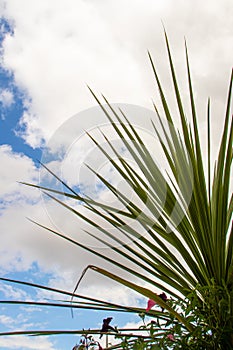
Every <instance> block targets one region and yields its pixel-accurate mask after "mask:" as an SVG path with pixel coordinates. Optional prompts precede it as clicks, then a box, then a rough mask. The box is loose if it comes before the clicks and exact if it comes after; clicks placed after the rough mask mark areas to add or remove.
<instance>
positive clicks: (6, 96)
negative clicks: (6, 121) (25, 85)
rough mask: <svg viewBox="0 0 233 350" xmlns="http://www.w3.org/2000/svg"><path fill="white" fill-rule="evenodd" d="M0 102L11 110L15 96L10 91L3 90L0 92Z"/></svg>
mask: <svg viewBox="0 0 233 350" xmlns="http://www.w3.org/2000/svg"><path fill="white" fill-rule="evenodd" d="M0 102H1V103H2V106H3V108H9V107H11V105H12V104H13V103H14V94H13V92H12V91H10V90H9V89H2V90H1V91H0Z"/></svg>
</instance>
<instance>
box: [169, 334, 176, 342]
mask: <svg viewBox="0 0 233 350" xmlns="http://www.w3.org/2000/svg"><path fill="white" fill-rule="evenodd" d="M167 338H168V339H169V340H172V341H175V338H174V335H173V334H168V335H167Z"/></svg>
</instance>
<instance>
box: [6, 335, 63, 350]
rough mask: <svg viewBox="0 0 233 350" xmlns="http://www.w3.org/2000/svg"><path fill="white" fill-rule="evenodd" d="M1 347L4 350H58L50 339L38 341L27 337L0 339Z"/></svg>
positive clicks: (44, 338)
mask: <svg viewBox="0 0 233 350" xmlns="http://www.w3.org/2000/svg"><path fill="white" fill-rule="evenodd" d="M0 347H1V348H2V349H15V350H17V349H19V350H28V349H30V350H56V349H57V348H55V347H54V345H53V343H52V342H51V341H50V340H49V339H48V337H41V338H38V339H36V341H35V339H33V338H29V337H25V336H14V337H0Z"/></svg>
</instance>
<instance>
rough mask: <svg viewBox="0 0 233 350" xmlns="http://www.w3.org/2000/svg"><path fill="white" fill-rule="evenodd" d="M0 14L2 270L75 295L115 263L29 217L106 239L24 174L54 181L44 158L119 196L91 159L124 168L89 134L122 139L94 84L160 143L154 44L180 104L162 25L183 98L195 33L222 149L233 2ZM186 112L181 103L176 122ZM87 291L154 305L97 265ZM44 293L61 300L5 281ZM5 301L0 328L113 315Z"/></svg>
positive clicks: (167, 0) (203, 100)
mask: <svg viewBox="0 0 233 350" xmlns="http://www.w3.org/2000/svg"><path fill="white" fill-rule="evenodd" d="M0 16H1V22H0V43H1V44H0V45H1V46H0V159H1V168H0V235H1V247H0V275H1V277H8V278H15V279H21V280H25V281H33V282H34V283H41V284H45V285H49V286H52V287H56V288H61V289H66V290H68V291H72V290H73V288H74V286H75V284H76V282H77V280H78V278H79V277H80V274H81V272H82V270H83V269H84V268H85V267H86V266H87V265H89V264H94V265H98V266H102V267H107V268H110V267H109V265H108V264H107V263H106V262H103V261H101V260H100V259H99V258H96V257H95V256H93V255H91V254H89V253H87V252H85V251H83V250H82V249H79V248H77V247H74V246H73V245H72V244H68V243H66V242H64V241H63V240H61V239H59V238H58V237H55V236H53V235H52V234H51V233H49V232H47V231H46V230H43V229H42V228H39V227H37V226H36V225H34V224H33V223H32V222H30V221H29V220H28V219H27V218H28V217H29V218H30V219H32V220H35V221H37V222H40V223H42V224H43V225H45V226H46V225H48V226H50V227H51V226H52V227H55V228H57V229H59V230H60V231H62V232H65V233H66V234H69V235H70V236H72V237H76V236H75V235H78V238H79V240H80V241H82V242H84V243H85V244H89V245H90V246H92V245H93V244H96V243H94V242H93V241H88V240H87V237H86V236H85V234H84V233H83V232H82V230H81V228H85V224H84V223H83V222H80V221H78V220H76V219H75V218H74V217H73V216H72V215H71V214H69V213H67V211H65V210H64V209H62V208H60V207H59V206H58V205H56V204H55V203H53V202H52V201H51V200H49V199H48V198H45V196H44V195H42V194H41V193H40V191H38V190H36V189H33V188H29V187H26V186H24V185H22V184H20V183H19V182H20V181H23V182H30V183H35V184H38V183H40V184H48V183H49V181H51V179H50V180H49V179H48V176H47V174H46V172H45V171H44V170H43V169H41V167H40V165H39V162H38V161H42V162H43V163H45V164H47V165H49V167H50V169H52V170H53V171H56V173H57V174H58V175H61V176H62V178H63V179H64V180H65V181H67V183H68V184H69V185H70V186H73V187H74V188H75V189H76V190H78V191H83V192H85V193H86V194H88V195H94V196H96V197H97V198H102V199H104V200H106V201H111V198H110V197H109V194H108V193H106V190H105V189H104V188H102V187H101V184H100V183H98V181H97V180H96V179H95V177H94V175H93V174H91V173H90V172H89V173H88V172H87V170H86V168H85V167H84V163H89V164H91V165H93V166H96V167H97V168H98V170H100V171H101V172H102V174H104V175H105V176H109V177H112V176H113V175H112V174H111V169H110V168H109V166H108V164H106V161H105V160H103V159H102V158H101V156H100V155H97V154H96V148H95V147H94V145H93V143H91V142H90V139H89V138H88V137H87V134H86V133H85V131H89V132H91V133H92V134H93V135H96V134H97V131H98V128H99V127H100V126H101V128H102V130H104V131H105V132H106V133H107V134H108V135H109V137H110V138H111V137H112V139H113V140H114V142H117V140H115V139H114V136H113V135H111V131H110V130H109V125H108V123H107V121H106V119H105V117H104V116H103V115H102V114H101V112H100V110H99V107H98V106H97V103H96V101H95V99H94V98H93V96H92V95H91V93H90V91H89V89H88V87H87V86H90V87H91V89H92V90H93V91H94V92H95V93H96V94H97V95H98V96H101V94H104V96H106V97H107V98H108V100H109V101H110V102H111V103H112V104H114V105H118V106H119V105H120V106H121V107H123V108H125V110H127V112H128V113H129V114H130V113H131V114H133V115H134V116H133V117H132V118H133V119H132V121H133V122H134V123H135V124H136V125H137V126H139V127H140V128H141V129H143V130H144V132H145V135H146V139H147V142H148V144H150V145H151V147H152V149H153V145H152V144H153V142H151V129H150V128H151V127H150V126H149V123H148V120H149V119H150V117H151V114H152V113H153V112H152V110H153V108H152V100H153V101H154V102H155V103H156V104H157V105H158V106H160V102H159V95H158V91H157V89H156V86H155V81H154V78H153V74H152V70H151V67H150V63H149V59H148V55H147V51H148V50H149V51H150V53H151V55H152V57H153V59H154V62H155V64H156V67H157V68H158V71H159V74H160V77H161V80H162V83H163V86H164V90H165V91H166V93H167V97H168V99H169V100H171V105H172V106H173V104H174V101H173V100H172V89H171V80H170V76H169V73H168V59H167V54H166V49H165V41H164V34H163V25H164V26H165V28H166V31H167V33H168V37H169V42H170V45H171V50H172V54H173V56H174V63H175V66H176V70H177V75H178V76H179V82H180V86H181V92H182V94H183V97H184V100H186V99H187V96H188V93H187V79H186V78H187V76H186V71H185V50H184V37H185V38H186V41H187V45H188V51H189V58H190V64H191V72H192V78H193V85H194V90H195V99H196V103H197V110H198V121H199V126H200V132H201V137H202V142H203V149H204V150H205V147H206V145H205V133H206V109H207V99H208V97H210V98H211V101H212V102H211V113H212V114H211V124H212V125H211V131H212V145H213V150H214V152H215V151H216V150H217V147H218V141H219V137H220V135H221V130H222V121H223V117H224V110H225V105H226V96H227V88H228V84H229V79H230V73H231V69H232V52H233V31H232V28H233V6H232V1H231V0H222V1H219V0H211V1H210V0H206V1H205V2H203V1H200V0H195V1H194V0H190V1H185V0H176V1H171V0H163V1H160V0H134V1H131V0H124V1H123V0H118V1H113V0H108V1H107V0H96V1H94V0H82V1H81V0H66V1H64V0H50V1H46V0H42V1H31V0H21V1H17V0H7V1H3V0H0ZM176 112H177V111H176V107H174V118H175V119H176V114H177V113H176ZM188 113H189V108H188V107H187V115H188ZM140 115H143V116H144V118H143V119H142V118H141V117H140ZM145 116H146V117H145ZM177 122H178V121H177ZM214 152H213V155H212V156H213V157H214ZM111 179H112V178H111ZM112 180H114V181H116V182H117V181H119V179H118V178H113V179H112ZM77 231H78V232H77ZM98 248H100V249H103V248H101V247H98ZM109 254H112V253H111V252H109ZM112 270H113V271H115V270H114V269H112ZM109 291H111V293H109ZM80 293H83V294H89V295H91V296H94V297H99V298H106V299H108V300H110V301H113V302H118V300H121V302H122V303H124V304H125V305H139V306H141V307H143V305H144V304H145V303H146V301H145V300H144V299H142V298H140V297H139V296H138V295H135V294H133V293H132V292H130V291H128V290H126V289H124V288H122V287H121V286H119V285H117V284H114V283H112V282H109V281H106V279H104V278H100V277H99V276H96V275H95V274H94V273H91V272H90V273H89V274H88V275H87V277H86V278H85V280H84V281H83V282H82V284H81V286H80ZM35 298H37V299H38V298H41V299H45V298H53V296H52V295H50V294H49V295H48V293H45V292H42V291H38V290H32V289H31V288H26V287H24V288H23V287H22V286H19V285H14V284H9V283H0V299H1V300H4V299H7V300H9V299H21V300H32V299H35ZM0 309H1V311H0V332H3V331H7V330H8V331H10V330H16V329H17V330H19V329H61V328H63V327H64V325H65V327H67V328H70V329H82V328H98V327H100V325H101V321H102V318H103V317H105V316H106V315H105V314H101V313H96V312H92V313H90V312H87V311H84V310H81V311H78V312H76V313H75V316H74V318H72V317H71V314H70V310H62V311H61V310H58V309H56V310H55V309H49V308H46V309H45V308H44V309H42V308H36V309H35V308H29V307H28V308H26V307H22V306H21V307H15V306H14V307H13V306H6V305H3V306H1V307H0ZM111 316H112V315H111ZM113 316H114V315H113ZM138 321H139V320H138V318H137V317H135V318H133V317H132V316H130V315H129V316H127V317H126V316H125V315H120V314H117V315H115V316H114V320H113V322H114V324H115V325H118V326H119V327H122V326H124V325H126V324H134V323H137V322H138ZM76 341H77V337H75V336H69V337H68V336H66V337H42V338H38V339H36V341H35V339H33V338H30V337H24V336H21V337H12V338H9V337H8V338H7V337H0V348H1V349H3V350H7V349H16V350H28V349H41V350H44V349H46V350H55V349H57V350H63V349H64V350H66V349H72V347H73V346H74V345H75V342H76Z"/></svg>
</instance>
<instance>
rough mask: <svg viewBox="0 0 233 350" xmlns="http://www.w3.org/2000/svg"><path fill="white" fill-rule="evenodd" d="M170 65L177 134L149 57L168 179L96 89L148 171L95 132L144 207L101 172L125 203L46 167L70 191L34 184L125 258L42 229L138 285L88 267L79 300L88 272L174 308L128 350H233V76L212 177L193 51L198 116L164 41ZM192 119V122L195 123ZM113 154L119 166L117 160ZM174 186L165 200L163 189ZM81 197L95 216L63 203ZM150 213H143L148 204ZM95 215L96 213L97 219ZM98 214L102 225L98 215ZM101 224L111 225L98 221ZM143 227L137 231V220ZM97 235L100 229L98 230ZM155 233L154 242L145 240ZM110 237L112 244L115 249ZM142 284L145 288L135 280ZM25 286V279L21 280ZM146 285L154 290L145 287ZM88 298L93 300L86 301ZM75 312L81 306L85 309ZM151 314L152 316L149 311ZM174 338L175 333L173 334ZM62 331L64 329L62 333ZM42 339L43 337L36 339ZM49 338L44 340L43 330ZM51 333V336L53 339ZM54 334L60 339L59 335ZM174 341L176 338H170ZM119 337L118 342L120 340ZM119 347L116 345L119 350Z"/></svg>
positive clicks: (124, 342)
mask: <svg viewBox="0 0 233 350" xmlns="http://www.w3.org/2000/svg"><path fill="white" fill-rule="evenodd" d="M165 40H166V45H167V52H168V59H169V67H170V71H171V77H172V83H173V88H174V94H175V99H176V102H177V107H178V111H179V117H180V124H181V128H180V130H177V127H176V125H175V124H174V120H173V117H172V112H171V111H170V109H169V105H168V102H167V100H166V97H165V92H164V91H163V88H162V84H161V82H160V79H159V76H158V73H157V70H156V68H155V65H154V62H153V60H152V58H151V55H150V54H149V59H150V62H151V65H152V69H153V73H154V76H155V80H156V84H157V87H158V90H159V93H160V97H161V103H162V107H163V111H162V112H163V116H164V117H165V119H166V123H167V125H166V126H165V125H164V122H163V121H162V117H161V115H160V113H159V112H158V110H157V107H156V106H154V107H155V118H157V122H158V123H159V125H160V129H161V130H162V133H161V130H160V129H158V127H157V126H156V123H155V122H154V121H152V128H153V130H154V134H155V136H156V137H157V138H158V140H159V142H160V145H161V148H162V150H163V152H164V155H165V157H166V160H167V164H168V166H169V171H168V174H167V176H165V175H164V173H163V172H162V171H161V169H160V168H159V167H158V166H157V164H156V162H155V161H154V159H153V157H152V156H151V152H150V149H148V147H146V145H145V143H144V142H143V140H142V137H141V135H140V133H139V132H138V131H137V129H136V128H135V127H134V125H133V124H132V123H131V122H130V121H129V120H128V118H127V117H126V116H125V115H124V113H123V111H121V110H120V111H116V110H114V109H113V108H112V106H111V105H110V104H109V103H108V101H107V100H106V99H105V98H104V102H105V103H106V105H107V107H106V105H105V106H104V105H103V104H102V103H101V102H100V101H99V99H98V98H97V97H96V96H95V94H94V93H93V92H92V94H93V96H94V98H95V99H96V101H97V102H98V104H99V105H100V107H101V108H102V110H103V112H104V113H105V115H106V118H107V119H108V121H109V123H110V124H111V126H112V129H113V130H114V132H115V133H116V135H117V137H118V139H119V141H120V142H121V145H122V147H123V148H125V149H126V150H127V151H128V152H129V153H130V155H131V157H132V159H133V160H134V162H135V163H136V164H137V166H138V168H139V169H140V171H141V172H137V171H135V170H134V169H133V168H132V166H131V164H130V162H128V161H127V160H125V159H123V157H122V156H121V154H120V153H119V152H118V150H117V149H116V148H115V146H114V144H113V143H111V141H110V140H109V139H108V137H107V135H102V136H103V137H104V139H105V142H106V144H107V145H108V147H109V148H108V149H109V150H111V152H110V151H108V149H105V148H103V147H102V146H101V144H99V143H98V142H97V141H96V140H95V139H94V138H93V136H91V135H89V136H90V138H91V139H92V140H93V142H94V143H95V145H96V146H97V147H98V149H99V150H100V152H102V154H103V155H104V156H105V158H106V160H107V161H109V162H110V163H111V165H112V167H113V169H114V171H115V172H116V173H117V174H118V175H120V177H121V178H122V180H123V181H125V182H126V183H127V184H128V186H130V188H131V189H132V191H133V192H134V194H135V196H136V199H137V200H136V201H130V200H128V198H127V197H126V195H125V193H124V192H122V191H121V190H120V189H118V188H117V187H115V186H114V184H112V183H110V182H109V181H108V180H107V179H105V178H103V176H101V174H99V173H98V172H97V171H96V170H95V169H90V170H91V171H92V172H93V174H95V175H96V177H97V178H98V179H99V180H100V181H101V182H102V183H103V185H104V186H105V187H106V188H107V189H108V190H109V191H110V192H111V193H112V194H113V195H114V196H115V198H116V200H117V201H118V202H119V204H120V205H121V209H120V210H119V207H117V206H111V205H106V204H104V203H101V202H99V201H97V200H95V199H94V198H93V199H92V198H90V197H88V196H81V195H80V194H77V193H76V192H75V191H74V190H73V189H71V188H70V187H69V186H68V185H67V184H65V183H64V181H63V180H62V179H59V177H58V176H57V175H56V174H55V173H53V172H52V171H51V170H50V169H48V168H47V167H46V166H45V165H42V166H43V167H44V168H46V169H47V170H48V172H49V173H50V174H51V175H52V176H54V177H55V178H56V179H57V180H58V181H59V182H60V183H61V184H62V185H63V186H65V189H66V190H65V191H59V190H58V189H56V188H52V189H51V188H46V187H42V186H39V185H37V184H27V185H29V186H33V187H36V188H40V189H41V190H43V191H44V192H45V193H46V194H47V195H48V197H49V198H51V199H53V200H54V201H56V202H57V203H59V204H60V205H61V206H63V208H64V209H65V210H69V211H71V212H72V213H73V214H74V215H76V216H77V217H78V218H81V219H83V220H85V222H86V223H88V225H89V230H86V231H85V232H86V234H87V235H91V236H92V237H94V238H95V239H96V240H97V241H99V242H101V243H102V244H105V245H106V246H107V247H108V248H111V249H112V251H114V253H115V254H116V255H115V256H117V258H113V257H112V256H111V255H110V256H109V255H107V253H106V252H105V251H104V252H100V251H98V250H95V249H94V248H91V247H88V246H85V245H84V244H82V243H81V242H79V241H77V240H74V239H71V238H70V237H68V236H67V235H65V234H63V233H61V232H58V231H55V230H53V229H51V228H49V227H45V226H44V225H42V224H37V225H39V226H40V227H42V228H45V229H47V230H48V231H50V232H51V234H54V235H56V236H57V237H60V238H62V239H64V240H66V241H68V242H70V243H72V244H74V245H76V246H78V247H81V248H82V249H85V250H86V251H88V252H91V253H93V254H95V255H96V256H98V257H101V258H103V259H104V260H106V261H108V262H109V263H111V264H112V265H114V266H117V267H118V268H119V269H121V270H122V271H126V272H127V273H128V275H130V276H131V278H128V279H124V278H122V276H121V275H120V274H118V275H116V274H113V273H112V272H111V271H110V270H106V269H103V268H101V267H99V266H93V265H92V266H88V267H87V268H86V269H85V271H84V272H83V274H82V276H81V278H80V280H79V281H78V283H77V286H76V288H75V290H74V293H73V298H74V300H75V297H76V294H75V292H76V290H77V288H78V286H79V283H80V281H81V280H82V278H84V277H85V274H86V273H87V271H88V270H89V269H91V270H93V271H95V272H97V273H100V274H102V275H103V276H105V277H106V278H110V279H112V280H114V281H117V282H118V283H120V284H122V285H124V286H126V287H128V288H130V289H131V290H133V291H136V292H138V293H139V294H141V295H142V296H144V297H146V298H149V299H152V300H154V301H155V302H156V303H157V304H158V305H159V306H161V307H162V308H164V309H165V312H164V313H161V312H160V313H158V312H157V311H154V310H151V311H149V315H150V316H153V317H155V321H154V322H155V323H154V322H150V323H149V324H147V325H146V326H145V327H146V331H147V332H148V337H146V336H144V337H142V336H141V337H133V340H132V336H131V335H124V334H120V337H121V336H122V337H121V345H120V347H118V348H123V349H127V348H128V349H158V348H160V349H190V350H192V349H203V350H204V349H206V350H208V349H213V350H214V349H219V350H220V349H221V350H232V348H233V331H232V330H233V229H232V209H233V196H232V194H230V184H231V164H232V139H233V126H232V123H233V122H232V119H231V103H232V100H231V94H232V76H231V79H230V85H229V93H228V98H227V106H226V113H225V117H224V118H222V119H223V121H224V128H223V133H222V137H221V139H220V147H219V152H218V154H217V158H216V162H215V164H214V166H213V165H212V164H211V136H210V121H211V116H210V102H209V103H208V110H207V135H206V139H207V149H208V151H207V166H206V168H207V171H205V165H204V162H203V158H204V155H203V152H202V149H201V142H200V137H199V129H198V118H197V113H196V107H195V102H194V92H193V88H192V80H191V73H190V66H189V59H188V53H187V48H186V67H187V77H188V87H189V96H190V106H191V115H190V116H189V118H187V117H186V113H185V111H184V106H183V102H182V99H181V95H180V90H179V85H178V81H177V78H176V73H175V68H174V65H173V61H172V55H171V51H170V46H169V43H168V39H167V35H166V34H165ZM189 120H190V121H189ZM112 152H113V153H114V156H115V158H117V161H116V160H115V159H114V158H113V157H112ZM164 185H165V188H166V193H165V200H164V191H163V190H162V189H163V188H164ZM61 196H64V198H65V199H66V198H69V199H73V200H76V201H77V203H78V204H80V202H82V203H83V207H85V208H86V210H87V211H86V212H84V211H82V210H80V211H79V207H78V206H77V205H76V206H74V207H72V206H70V205H68V204H67V202H65V200H64V201H62V200H61V199H60V198H61ZM139 201H140V203H141V204H143V205H144V206H146V209H147V210H146V211H144V210H142V207H141V206H140V204H138V203H139ZM90 213H91V214H92V215H90ZM93 217H94V218H93ZM100 220H101V222H103V223H107V224H108V226H107V227H110V229H108V228H105V227H106V226H105V225H101V224H98V222H99V221H100ZM135 221H137V224H138V226H137V228H135V227H134V226H132V225H130V224H129V222H135ZM111 228H114V229H115V230H117V232H118V233H119V234H120V236H119V237H122V236H123V237H125V238H126V239H127V241H129V244H125V242H124V239H123V238H119V237H118V235H117V234H115V235H113V234H112V233H111ZM92 229H94V232H97V233H93V232H92ZM142 232H146V233H147V235H143V234H142ZM104 237H107V238H108V242H107V241H105V239H104ZM135 278H137V280H138V281H139V282H137V283H136V282H132V281H134V280H135ZM18 282H19V281H18ZM145 282H146V283H147V285H148V286H150V287H148V288H144V287H142V286H143V285H144V284H145ZM156 289H159V290H163V291H165V292H166V293H168V294H169V295H170V296H171V297H172V300H170V301H168V302H164V301H163V300H161V298H159V297H158V295H157V294H156V293H155V292H154V291H155V290H156ZM87 299H88V298H87ZM89 300H90V302H89V303H88V302H87V301H86V304H85V305H84V304H83V305H82V307H84V308H85V307H86V308H89V307H91V308H93V309H98V308H101V309H105V310H120V311H124V312H125V311H129V312H135V313H140V312H143V310H139V309H135V308H132V307H130V306H129V307H128V309H127V308H125V307H123V306H121V305H116V304H111V303H108V302H106V301H102V300H94V299H91V298H89ZM73 305H74V307H80V304H79V303H78V302H76V304H75V303H73ZM144 311H145V310H144ZM168 332H169V333H168ZM61 333H62V331H61ZM35 334H37V335H39V334H43V332H35ZM44 334H45V333H44ZM46 334H48V332H47V333H46ZM50 334H54V333H53V332H50ZM169 334H172V335H173V336H174V338H175V340H174V341H173V340H171V339H170V338H171V337H168V335H169ZM118 336H119V335H118ZM113 348H117V347H113Z"/></svg>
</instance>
